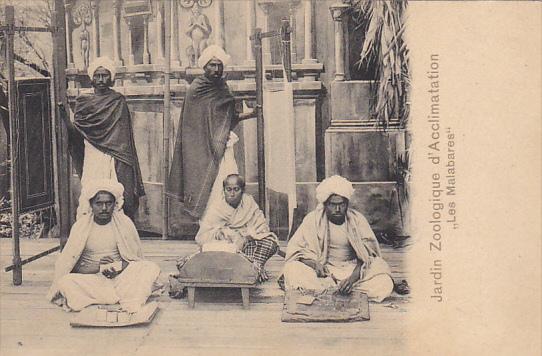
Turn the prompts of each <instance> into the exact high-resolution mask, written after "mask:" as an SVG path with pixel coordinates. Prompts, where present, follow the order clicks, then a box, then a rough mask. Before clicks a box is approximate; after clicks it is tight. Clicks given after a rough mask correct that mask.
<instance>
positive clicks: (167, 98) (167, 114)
mask: <svg viewBox="0 0 542 356" xmlns="http://www.w3.org/2000/svg"><path fill="white" fill-rule="evenodd" d="M164 18H165V19H164V20H165V33H166V37H165V54H164V56H165V69H164V115H163V120H164V121H163V123H162V135H163V140H164V141H163V152H162V155H163V160H162V174H163V181H164V186H163V189H162V240H167V238H168V225H169V204H168V198H167V184H168V174H169V169H168V168H169V134H170V132H169V123H170V119H171V93H170V90H171V85H170V78H169V75H170V72H171V6H170V4H169V3H167V4H166V6H164Z"/></svg>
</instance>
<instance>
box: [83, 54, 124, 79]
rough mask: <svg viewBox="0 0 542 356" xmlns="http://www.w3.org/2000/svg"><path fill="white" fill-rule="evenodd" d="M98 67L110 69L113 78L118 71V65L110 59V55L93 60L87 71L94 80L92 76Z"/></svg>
mask: <svg viewBox="0 0 542 356" xmlns="http://www.w3.org/2000/svg"><path fill="white" fill-rule="evenodd" d="M98 67H104V68H105V69H107V70H108V71H110V72H111V80H114V79H115V74H116V73H117V72H116V70H115V69H116V66H115V63H114V62H113V61H112V60H111V59H109V57H98V58H96V59H95V60H93V61H92V62H91V63H90V64H89V65H88V68H87V73H88V76H89V78H90V79H91V80H92V77H93V76H94V72H95V71H96V69H98Z"/></svg>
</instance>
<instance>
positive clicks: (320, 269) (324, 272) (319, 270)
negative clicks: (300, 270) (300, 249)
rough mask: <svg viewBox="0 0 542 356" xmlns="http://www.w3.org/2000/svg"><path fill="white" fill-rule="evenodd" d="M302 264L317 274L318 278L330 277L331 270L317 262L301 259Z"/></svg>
mask: <svg viewBox="0 0 542 356" xmlns="http://www.w3.org/2000/svg"><path fill="white" fill-rule="evenodd" d="M300 262H302V263H304V264H306V265H307V266H309V267H310V268H312V269H313V270H314V271H315V272H316V276H317V277H318V278H325V277H327V276H328V275H329V270H328V269H327V267H326V266H324V265H323V264H321V263H320V262H318V261H315V260H307V259H300Z"/></svg>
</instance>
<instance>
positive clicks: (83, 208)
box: [76, 179, 124, 220]
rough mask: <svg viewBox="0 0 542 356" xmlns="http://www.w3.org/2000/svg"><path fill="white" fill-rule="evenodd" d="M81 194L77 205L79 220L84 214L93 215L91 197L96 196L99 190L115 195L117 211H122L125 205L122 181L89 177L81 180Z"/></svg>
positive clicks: (77, 218)
mask: <svg viewBox="0 0 542 356" xmlns="http://www.w3.org/2000/svg"><path fill="white" fill-rule="evenodd" d="M81 183H82V187H81V195H80V196H79V206H78V207H77V217H76V220H79V219H80V218H82V217H83V216H89V215H92V208H91V206H90V199H92V198H94V196H95V195H96V193H98V192H99V191H106V192H109V193H111V194H113V196H114V197H115V209H114V211H115V212H120V211H121V210H122V206H123V205H124V196H123V194H124V187H123V186H122V184H121V183H119V182H117V181H116V180H112V179H95V180H92V179H88V180H84V181H82V182H81Z"/></svg>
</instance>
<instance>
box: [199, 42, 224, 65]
mask: <svg viewBox="0 0 542 356" xmlns="http://www.w3.org/2000/svg"><path fill="white" fill-rule="evenodd" d="M213 57H214V58H216V59H218V60H220V61H221V62H222V64H224V67H225V66H227V65H228V64H229V63H230V60H231V57H230V55H229V54H227V53H226V52H225V51H224V50H223V49H222V48H221V47H220V46H217V45H210V46H209V47H207V48H205V49H204V50H203V52H202V53H201V56H200V57H199V58H198V67H200V68H203V67H205V65H206V64H207V63H209V61H210V60H211V59H213Z"/></svg>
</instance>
